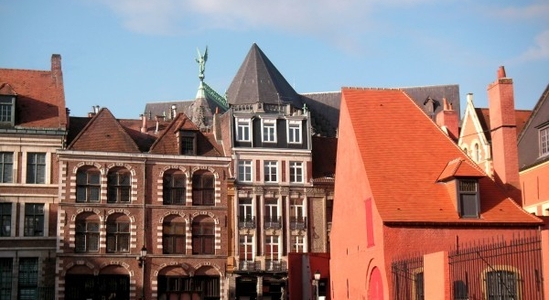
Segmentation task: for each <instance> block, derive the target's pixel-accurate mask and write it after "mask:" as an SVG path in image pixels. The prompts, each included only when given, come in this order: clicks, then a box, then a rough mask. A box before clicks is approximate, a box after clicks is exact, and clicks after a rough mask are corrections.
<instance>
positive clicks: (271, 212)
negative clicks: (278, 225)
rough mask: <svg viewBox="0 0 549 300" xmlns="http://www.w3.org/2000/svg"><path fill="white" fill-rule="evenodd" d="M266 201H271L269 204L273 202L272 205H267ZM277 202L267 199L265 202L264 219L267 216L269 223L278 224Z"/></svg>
mask: <svg viewBox="0 0 549 300" xmlns="http://www.w3.org/2000/svg"><path fill="white" fill-rule="evenodd" d="M267 200H271V201H269V202H274V203H267ZM272 200H274V201H272ZM278 202H279V201H278V199H277V198H269V199H266V200H265V218H267V216H269V218H270V219H271V222H278V218H280V205H278ZM267 212H268V213H267ZM273 218H274V220H273Z"/></svg>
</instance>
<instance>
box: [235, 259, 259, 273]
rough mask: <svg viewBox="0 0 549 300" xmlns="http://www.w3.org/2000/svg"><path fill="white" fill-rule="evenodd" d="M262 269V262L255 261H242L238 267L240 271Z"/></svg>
mask: <svg viewBox="0 0 549 300" xmlns="http://www.w3.org/2000/svg"><path fill="white" fill-rule="evenodd" d="M260 269H261V262H259V261H254V260H241V261H240V262H239V265H238V270H240V271H256V270H260Z"/></svg>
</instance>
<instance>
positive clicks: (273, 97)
mask: <svg viewBox="0 0 549 300" xmlns="http://www.w3.org/2000/svg"><path fill="white" fill-rule="evenodd" d="M227 100H228V102H229V104H230V105H239V104H254V103H264V104H286V103H290V104H292V105H293V106H294V107H298V108H301V107H302V105H303V104H302V103H301V98H300V96H299V95H298V94H297V93H296V91H295V90H294V88H293V87H292V86H291V85H290V84H289V83H288V82H287V81H286V79H285V78H284V76H282V74H280V72H279V71H278V69H277V68H276V67H275V66H274V65H273V63H272V62H271V61H270V60H269V58H267V56H266V55H265V53H263V51H261V49H259V47H258V46H257V44H255V43H254V44H253V45H252V47H251V49H250V51H249V52H248V54H247V55H246V58H245V59H244V62H243V63H242V65H241V66H240V69H239V70H238V72H237V73H236V76H235V77H234V79H233V81H232V82H231V84H230V86H229V89H228V90H227Z"/></svg>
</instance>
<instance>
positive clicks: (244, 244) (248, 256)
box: [239, 234, 254, 261]
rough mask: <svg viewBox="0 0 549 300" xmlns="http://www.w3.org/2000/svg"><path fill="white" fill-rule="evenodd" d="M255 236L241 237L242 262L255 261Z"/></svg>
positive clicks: (240, 252) (240, 251) (244, 235)
mask: <svg viewBox="0 0 549 300" xmlns="http://www.w3.org/2000/svg"><path fill="white" fill-rule="evenodd" d="M253 239H254V236H253V235H247V234H242V235H240V237H239V255H240V260H245V261H252V260H253V259H254V256H253V254H254V251H253Z"/></svg>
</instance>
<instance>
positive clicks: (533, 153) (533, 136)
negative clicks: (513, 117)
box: [518, 84, 549, 171]
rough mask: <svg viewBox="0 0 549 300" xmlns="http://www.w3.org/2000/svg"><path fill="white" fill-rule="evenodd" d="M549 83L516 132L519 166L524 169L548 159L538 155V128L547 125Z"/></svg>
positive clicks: (548, 115)
mask: <svg viewBox="0 0 549 300" xmlns="http://www.w3.org/2000/svg"><path fill="white" fill-rule="evenodd" d="M548 122H549V84H548V85H547V87H546V88H545V90H544V91H543V93H542V94H541V96H540V98H539V100H538V102H537V103H536V106H535V107H534V109H533V111H532V114H531V115H530V118H529V119H528V121H526V124H525V125H524V129H523V130H522V131H521V132H520V133H519V134H518V151H519V168H520V170H521V171H522V170H525V169H528V168H530V167H533V166H536V165H538V164H541V163H543V162H546V161H548V160H549V156H547V155H546V156H543V157H540V156H539V153H540V152H539V129H540V127H544V126H545V124H547V125H549V123H548Z"/></svg>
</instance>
